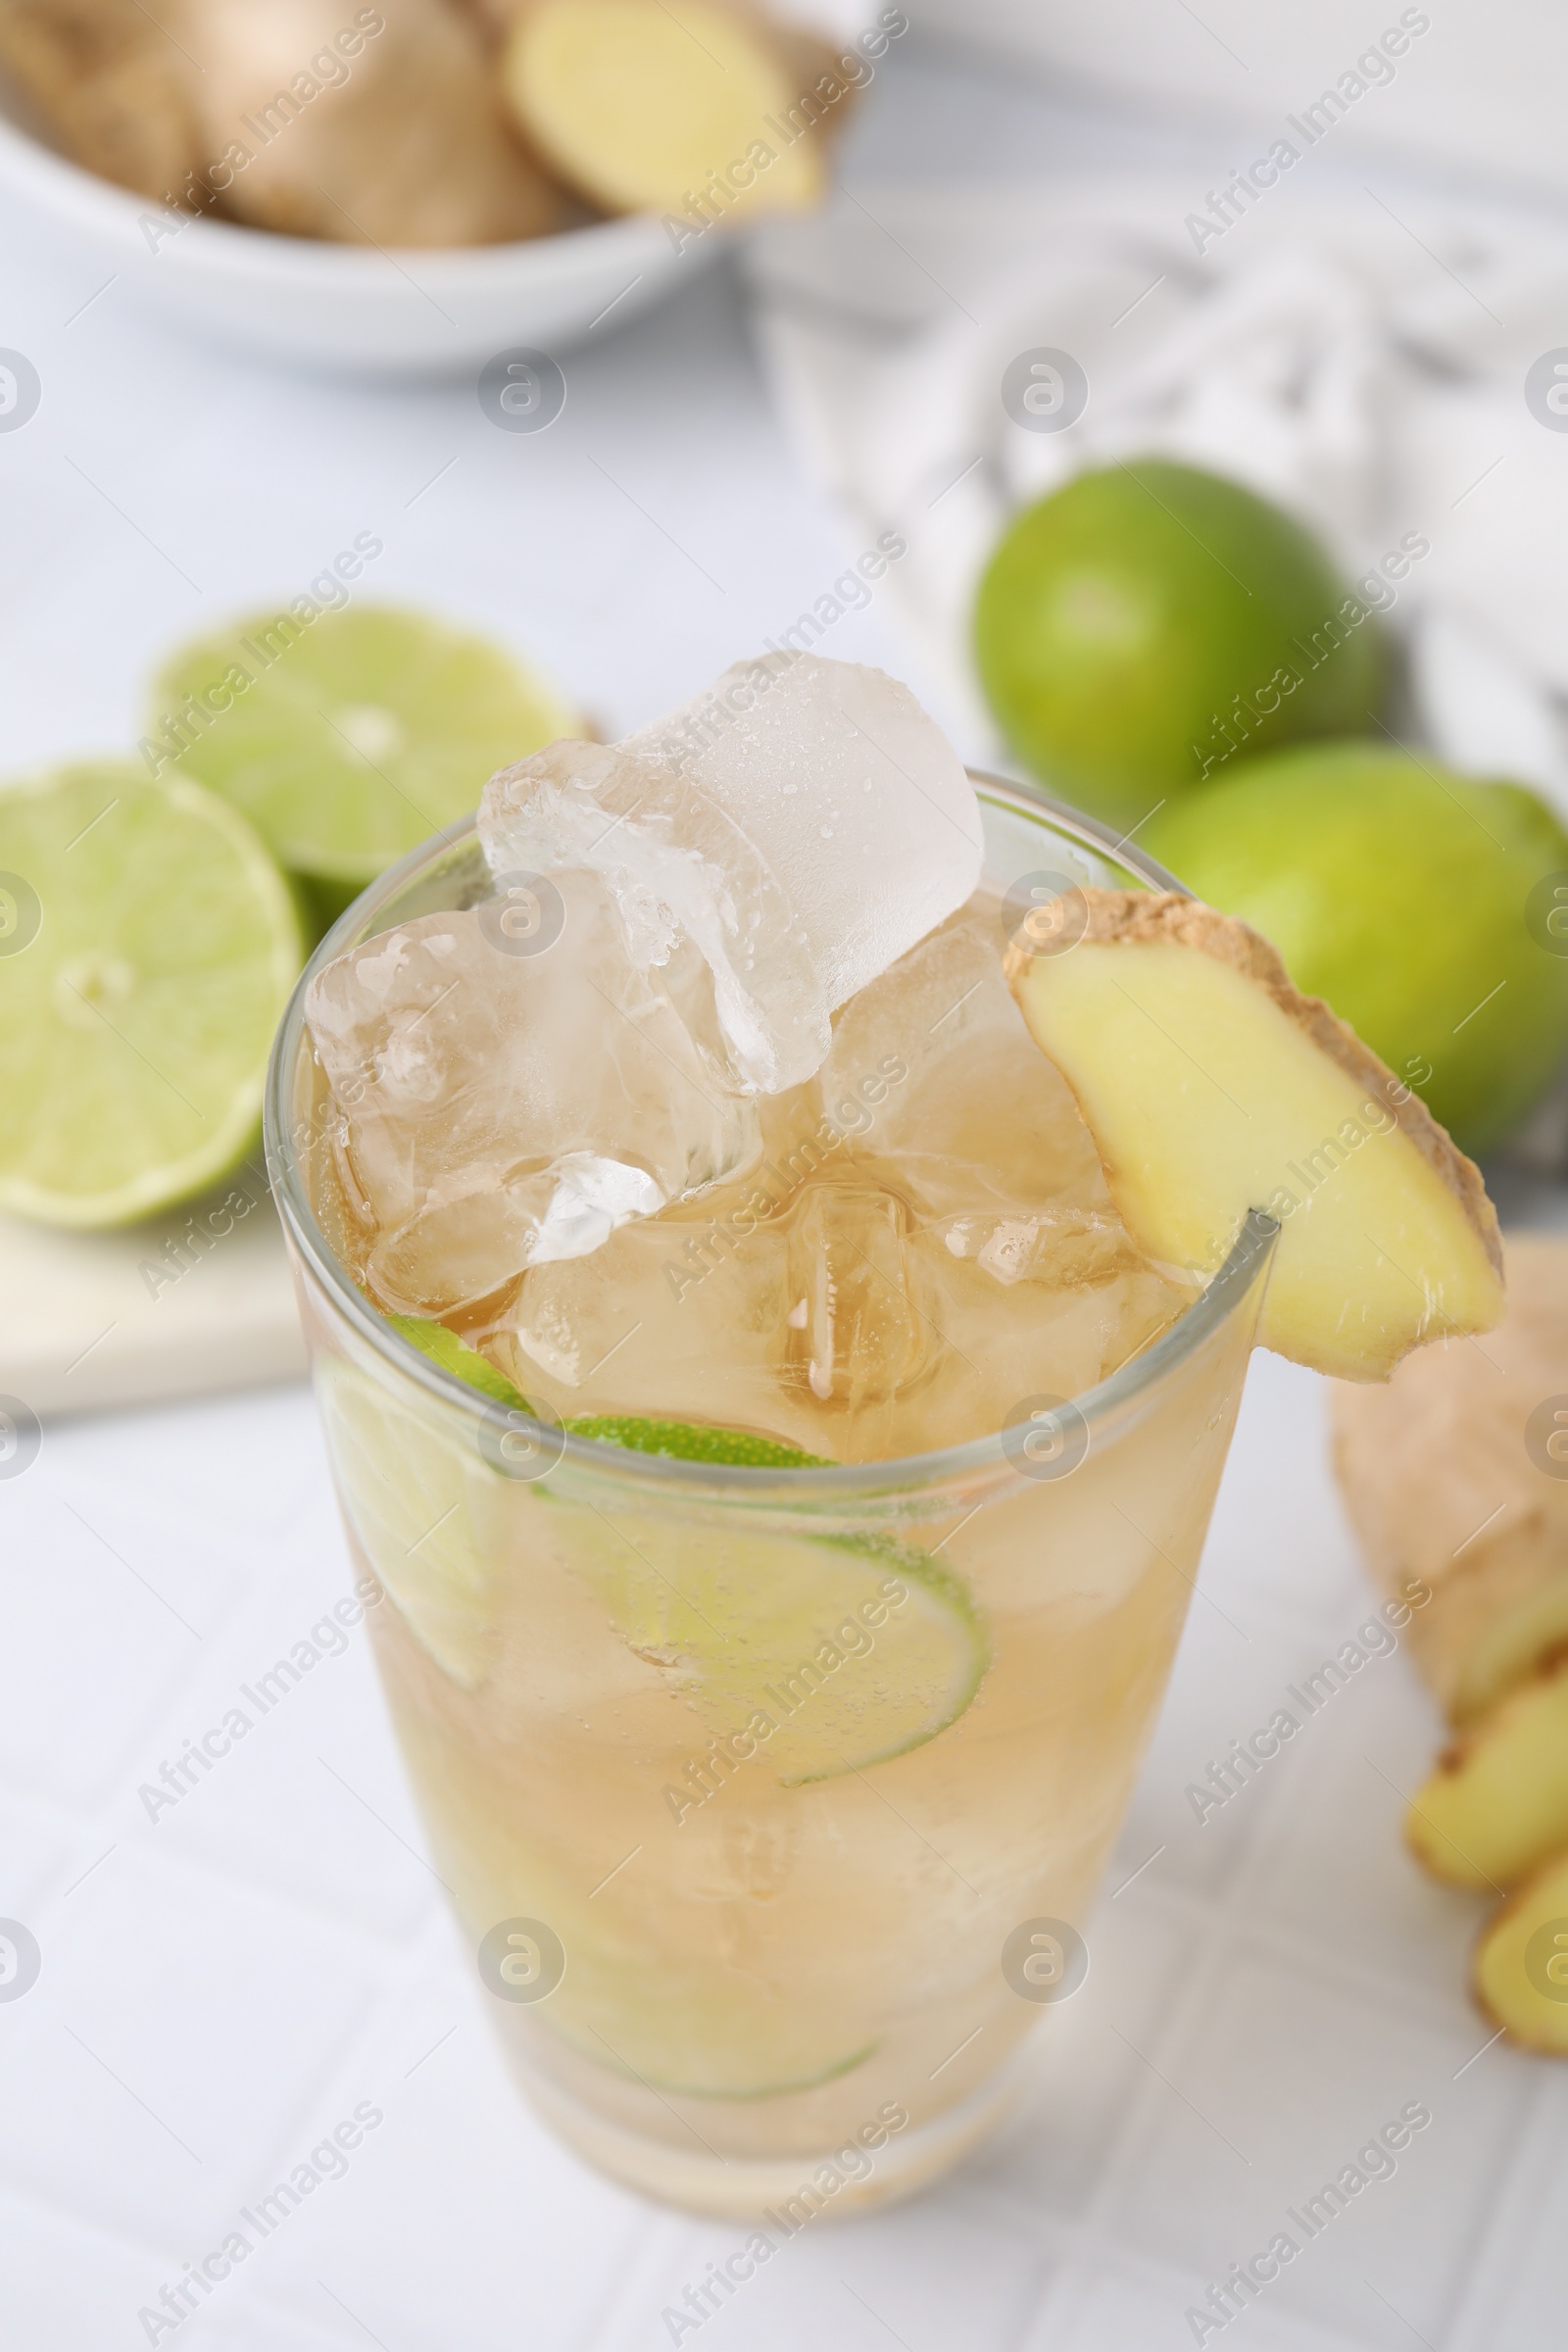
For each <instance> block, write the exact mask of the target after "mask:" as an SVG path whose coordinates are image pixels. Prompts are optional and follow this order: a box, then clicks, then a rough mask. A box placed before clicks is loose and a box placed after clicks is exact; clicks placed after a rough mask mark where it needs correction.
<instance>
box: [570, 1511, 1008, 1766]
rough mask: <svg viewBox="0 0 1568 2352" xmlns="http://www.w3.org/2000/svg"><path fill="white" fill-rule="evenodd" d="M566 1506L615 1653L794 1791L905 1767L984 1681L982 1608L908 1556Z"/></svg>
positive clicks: (848, 1539)
mask: <svg viewBox="0 0 1568 2352" xmlns="http://www.w3.org/2000/svg"><path fill="white" fill-rule="evenodd" d="M564 1507H565V1508H567V1509H571V1510H572V1515H573V1517H574V1518H575V1519H576V1520H577V1522H578V1524H577V1527H576V1530H575V1534H574V1537H573V1539H572V1541H571V1542H570V1544H569V1545H568V1549H569V1552H570V1555H571V1556H572V1557H573V1559H574V1560H575V1561H576V1563H577V1565H578V1567H579V1569H580V1571H581V1573H582V1574H583V1575H584V1576H585V1577H587V1579H588V1580H589V1581H590V1583H591V1584H592V1585H593V1587H594V1589H595V1591H596V1592H597V1593H598V1594H599V1597H600V1599H601V1600H602V1602H603V1604H604V1606H605V1608H606V1609H607V1610H608V1612H609V1614H610V1617H611V1620H612V1622H613V1625H614V1627H615V1630H616V1631H617V1633H618V1634H619V1635H620V1637H621V1639H622V1641H624V1642H626V1643H627V1644H628V1645H629V1646H630V1647H631V1648H632V1649H634V1650H636V1652H637V1653H638V1655H639V1656H641V1657H644V1658H648V1659H651V1660H652V1661H654V1662H655V1663H656V1664H658V1665H660V1666H661V1667H662V1668H664V1669H665V1670H666V1671H667V1672H668V1674H669V1675H670V1677H671V1679H672V1680H673V1682H674V1684H675V1686H676V1688H677V1689H679V1691H681V1693H682V1695H683V1696H684V1697H685V1698H686V1700H687V1701H688V1703H689V1704H690V1705H691V1706H693V1707H694V1708H695V1709H696V1711H697V1712H698V1714H699V1715H700V1716H701V1717H702V1719H703V1721H704V1722H705V1724H706V1725H707V1727H708V1729H709V1731H710V1733H711V1734H712V1735H714V1736H716V1737H718V1738H719V1739H720V1740H727V1739H736V1738H738V1739H739V1740H741V1744H742V1746H743V1747H744V1748H745V1752H746V1754H747V1755H748V1756H750V1755H751V1754H753V1753H755V1754H756V1756H757V1757H758V1759H759V1761H760V1768H761V1769H762V1770H763V1771H765V1772H767V1773H768V1774H770V1775H771V1776H772V1778H773V1779H774V1780H775V1781H777V1782H779V1783H781V1784H782V1785H783V1786H784V1787H786V1788H799V1787H801V1786H803V1785H804V1784H806V1783H807V1782H810V1781H825V1780H832V1779H834V1778H836V1777H837V1776H838V1775H839V1774H840V1773H845V1772H853V1771H862V1770H864V1769H865V1767H866V1766H868V1765H871V1764H883V1763H887V1762H889V1761H890V1760H891V1759H892V1758H893V1757H895V1756H902V1755H907V1753H908V1751H909V1750H910V1749H911V1748H915V1747H919V1746H921V1745H923V1744H924V1742H925V1741H926V1740H934V1739H935V1738H936V1737H937V1735H938V1733H939V1732H945V1731H946V1730H947V1729H948V1727H949V1725H950V1724H952V1723H955V1722H956V1720H957V1718H958V1717H959V1716H960V1715H961V1714H963V1712H964V1711H965V1709H966V1708H967V1707H968V1706H969V1704H970V1703H971V1701H972V1700H973V1698H974V1696H975V1694H976V1692H977V1691H978V1690H979V1688H980V1685H981V1682H982V1680H983V1679H984V1676H985V1671H986V1666H987V1663H988V1651H987V1643H986V1637H985V1630H984V1628H983V1626H982V1624H981V1621H980V1618H979V1616H978V1614H977V1612H976V1609H975V1606H974V1603H973V1601H972V1600H971V1599H970V1596H969V1594H968V1593H967V1592H966V1590H965V1588H964V1587H963V1585H962V1584H961V1583H960V1581H959V1580H958V1578H957V1577H956V1576H955V1575H953V1574H952V1573H951V1571H950V1570H948V1569H946V1568H944V1567H943V1565H942V1563H941V1561H940V1560H937V1559H934V1558H933V1557H932V1556H931V1554H930V1553H929V1552H924V1551H919V1550H917V1549H915V1547H914V1546H913V1545H911V1544H897V1543H894V1542H891V1541H884V1540H882V1539H878V1538H872V1537H863V1536H803V1535H792V1534H783V1533H780V1532H778V1531H777V1530H775V1529H769V1528H766V1527H760V1526H759V1527H747V1526H744V1525H739V1524H735V1523H730V1522H726V1523H723V1524H720V1523H719V1522H718V1521H716V1520H704V1519H700V1518H697V1517H694V1516H687V1515H684V1514H682V1515H680V1516H678V1517H677V1516H675V1515H674V1514H669V1515H662V1514H661V1515H659V1516H655V1515H654V1514H652V1513H649V1512H637V1513H632V1512H622V1511H617V1510H615V1509H614V1508H613V1506H612V1507H611V1508H610V1509H609V1510H608V1511H607V1510H606V1509H604V1508H603V1507H600V1508H597V1509H591V1510H583V1511H581V1512H578V1511H577V1510H576V1509H575V1508H574V1506H573V1505H571V1504H569V1503H568V1504H566V1505H565V1506H564ZM732 1752H736V1751H732Z"/></svg>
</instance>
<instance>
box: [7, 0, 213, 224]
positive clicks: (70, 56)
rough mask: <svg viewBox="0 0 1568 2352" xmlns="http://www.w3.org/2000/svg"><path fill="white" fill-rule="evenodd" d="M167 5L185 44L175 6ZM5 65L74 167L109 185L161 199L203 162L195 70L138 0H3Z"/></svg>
mask: <svg viewBox="0 0 1568 2352" xmlns="http://www.w3.org/2000/svg"><path fill="white" fill-rule="evenodd" d="M167 5H168V7H169V9H170V22H171V23H172V29H173V31H174V32H176V33H180V37H181V38H183V33H182V31H181V27H180V24H179V22H178V0H167ZM158 6H159V0H155V8H157V7H158ZM0 67H3V68H4V70H5V72H6V73H7V74H9V76H10V78H11V79H12V81H13V82H14V83H15V84H16V86H17V88H18V90H19V91H20V92H21V93H22V95H23V96H24V97H25V98H26V99H27V100H28V102H29V103H30V104H31V106H32V107H33V109H34V110H35V112H36V114H37V116H38V119H39V122H40V123H41V124H42V125H43V127H44V129H45V130H46V131H47V132H48V134H49V135H50V136H51V137H53V138H54V139H55V140H56V141H57V142H58V144H59V145H60V147H61V148H62V149H63V150H64V152H65V153H66V154H67V155H69V156H70V157H71V159H72V161H73V163H77V164H80V165H82V166H83V168H84V169H85V170H87V171H89V172H99V173H101V174H102V176H103V177H104V178H105V179H113V180H116V181H118V182H119V184H120V185H121V186H122V187H123V188H133V189H135V190H136V191H137V192H138V193H139V194H141V195H144V196H162V195H163V194H164V192H165V191H166V189H170V188H174V187H177V186H178V184H179V182H180V181H181V180H182V179H183V178H184V177H185V174H186V172H189V171H190V170H191V169H192V168H193V167H196V166H199V163H200V161H201V158H200V154H199V147H200V141H199V139H198V136H197V127H196V103H195V94H194V88H193V84H194V82H195V79H196V75H195V72H194V69H193V68H192V66H191V63H190V60H189V59H188V57H187V56H186V55H185V53H184V51H183V50H182V49H181V48H180V46H179V43H178V41H177V40H175V39H174V38H172V36H171V34H170V33H168V32H165V31H164V30H163V29H162V27H161V26H160V25H159V23H158V22H157V19H156V16H155V15H152V14H149V13H148V11H147V10H146V9H144V8H140V7H138V6H137V5H136V0H0Z"/></svg>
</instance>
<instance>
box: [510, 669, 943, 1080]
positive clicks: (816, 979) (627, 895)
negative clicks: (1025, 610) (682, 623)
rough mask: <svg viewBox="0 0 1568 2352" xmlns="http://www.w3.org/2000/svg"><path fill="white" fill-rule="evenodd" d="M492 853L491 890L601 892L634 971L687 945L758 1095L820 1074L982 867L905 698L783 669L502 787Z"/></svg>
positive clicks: (735, 677) (744, 678) (568, 746)
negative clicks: (494, 882)
mask: <svg viewBox="0 0 1568 2352" xmlns="http://www.w3.org/2000/svg"><path fill="white" fill-rule="evenodd" d="M479 835H480V839H481V841H482V842H483V845H484V851H485V856H486V858H488V859H489V862H490V865H491V868H492V870H493V871H494V872H496V873H498V874H501V873H507V872H519V871H520V872H535V873H554V872H556V871H557V870H559V869H560V868H562V867H565V866H574V865H581V866H589V867H592V868H593V869H594V870H595V871H596V872H599V873H602V874H603V875H604V876H605V878H606V880H607V882H608V883H609V885H610V887H611V889H612V891H613V893H614V897H615V902H616V905H617V907H618V908H619V910H620V914H621V918H622V922H623V924H624V927H625V935H626V941H627V947H628V952H629V953H630V955H631V956H632V958H633V960H634V961H635V962H637V963H638V964H640V965H649V964H657V963H660V962H662V960H663V959H664V958H665V957H666V956H668V955H669V954H670V953H671V951H672V949H673V948H674V947H675V945H676V943H677V942H678V941H680V940H682V939H684V940H686V941H689V942H691V943H693V944H695V946H696V947H697V948H698V949H699V950H700V951H701V954H702V956H703V957H704V959H705V960H706V962H707V964H708V967H709V970H710V971H711V975H712V980H711V986H712V1013H713V1027H712V1031H711V1035H710V1036H709V1038H708V1039H707V1042H708V1043H709V1044H710V1046H711V1048H712V1049H713V1050H715V1051H717V1052H718V1053H719V1054H722V1056H723V1058H724V1061H725V1063H726V1065H727V1068H728V1070H729V1072H730V1073H731V1075H732V1078H733V1081H734V1082H735V1083H736V1084H739V1085H741V1086H744V1087H746V1088H749V1089H753V1090H755V1091H757V1092H759V1093H764V1094H773V1093H781V1092H782V1091H783V1090H784V1089H786V1088H787V1087H790V1086H795V1085H798V1084H800V1083H801V1082H802V1081H803V1080H805V1079H807V1078H809V1076H810V1075H811V1073H812V1072H813V1071H814V1070H816V1069H817V1068H818V1067H819V1066H820V1064H821V1061H822V1058H823V1055H824V1054H826V1052H827V1049H828V1042H829V1034H830V1031H829V1015H830V1014H831V1013H832V1012H833V1011H835V1010H836V1009H837V1007H838V1006H839V1005H843V1004H845V1003H846V1002H847V1001H848V1000H849V999H850V998H851V997H853V996H854V995H855V994H856V993H857V991H858V990H859V989H862V988H864V987H865V985H866V983H867V982H868V981H870V980H873V979H874V978H875V977H876V975H877V974H878V973H879V972H882V971H885V970H886V968H887V967H888V965H889V964H890V963H892V962H894V961H895V959H896V958H897V957H898V956H902V955H903V954H904V953H905V951H906V950H907V949H908V948H910V947H912V946H913V945H914V943H915V942H916V940H918V939H921V938H923V937H924V935H925V934H926V933H927V932H928V931H930V930H931V929H932V927H933V926H934V925H935V924H937V923H940V922H941V921H942V920H943V919H944V917H945V916H947V915H949V914H951V913H952V912H953V911H954V909H955V908H956V907H960V906H961V905H962V904H963V902H964V901H965V900H966V899H967V898H968V897H969V896H970V894H971V892H972V891H973V890H974V888H975V886H976V884H977V882H978V881H979V878H980V861H981V848H982V844H981V833H980V811H979V806H978V803H977V802H976V800H975V796H974V792H973V789H972V787H971V786H970V783H969V780H968V778H967V776H966V775H965V773H964V770H963V766H962V763H961V761H960V760H959V759H958V757H957V754H956V752H955V751H954V750H953V748H952V746H951V745H950V744H949V743H948V742H947V740H946V738H945V737H944V736H943V734H942V733H941V731H940V729H939V728H938V727H937V726H936V725H935V724H934V723H933V722H932V720H930V719H929V718H927V717H926V715H925V713H924V711H921V709H920V707H919V705H918V704H917V703H916V702H915V700H914V697H913V696H912V695H911V694H910V693H909V691H908V689H907V687H905V686H902V685H900V684H898V683H897V681H896V680H894V679H892V678H889V677H887V676H885V675H884V673H883V672H882V671H881V670H877V669H870V668H866V667H864V666H862V665H861V664H859V663H856V662H824V661H820V660H818V659H817V658H816V657H815V656H814V655H810V654H786V653H777V654H769V655H765V656H763V657H761V658H760V659H759V660H757V661H754V662H740V663H737V664H736V665H735V667H733V668H732V669H728V670H726V671H725V673H724V675H723V676H722V677H721V678H720V679H719V680H718V681H717V683H716V685H715V686H713V687H712V688H711V690H710V692H709V693H708V694H706V695H702V696H699V697H698V698H697V700H696V701H695V702H692V703H689V704H686V705H685V706H684V707H683V708H682V709H680V710H678V711H671V712H670V713H669V714H668V715H667V716H666V717H664V718H662V719H658V720H656V721H655V722H654V723H653V724H652V725H651V726H647V727H644V728H642V729H640V730H639V732H638V733H636V734H634V735H629V736H627V737H626V739H625V740H624V742H622V743H619V744H615V745H613V746H609V747H604V746H599V745H593V744H580V743H557V744H552V745H551V746H550V747H549V748H548V750H546V751H543V752H538V753H535V754H534V755H533V757H532V758H531V759H528V760H522V761H521V762H520V763H519V764H518V765H517V766H515V767H512V768H506V769H504V770H503V771H502V772H501V774H500V775H498V776H495V777H493V778H492V780H491V782H490V783H489V784H488V785H487V786H486V788H485V793H484V798H483V801H482V802H481V804H480V810H479Z"/></svg>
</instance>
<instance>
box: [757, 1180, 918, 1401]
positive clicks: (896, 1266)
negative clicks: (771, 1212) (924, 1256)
mask: <svg viewBox="0 0 1568 2352" xmlns="http://www.w3.org/2000/svg"><path fill="white" fill-rule="evenodd" d="M907 1225H908V1210H907V1208H906V1206H905V1204H904V1202H903V1201H900V1200H898V1199H897V1198H896V1197H895V1195H893V1194H892V1193H885V1192H883V1191H881V1190H880V1189H879V1188H878V1187H877V1186H875V1185H869V1184H813V1185H809V1186H807V1187H806V1188H805V1190H804V1192H803V1194H802V1195H801V1197H800V1198H799V1199H798V1201H797V1202H796V1204H795V1207H794V1209H793V1212H792V1214H791V1216H790V1219H789V1242H790V1250H789V1287H790V1311H789V1314H788V1316H787V1317H786V1323H787V1325H788V1328H789V1331H790V1334H791V1338H792V1340H793V1342H794V1345H793V1347H791V1348H789V1349H788V1350H787V1357H788V1360H789V1361H790V1362H791V1363H792V1364H793V1365H794V1366H795V1367H796V1368H797V1370H798V1373H799V1374H800V1376H802V1377H804V1379H805V1382H806V1385H807V1387H808V1388H809V1391H810V1393H811V1395H812V1396H813V1397H815V1398H816V1400H817V1402H818V1403H819V1404H824V1405H826V1404H834V1405H839V1406H842V1407H844V1408H845V1409H847V1410H848V1411H850V1412H860V1411H862V1410H863V1409H864V1408H865V1407H866V1406H867V1405H876V1404H886V1403H889V1402H891V1400H892V1399H893V1398H894V1397H896V1396H897V1395H898V1394H899V1392H900V1391H901V1390H902V1389H904V1388H906V1387H907V1385H908V1384H909V1383H910V1382H911V1381H912V1380H914V1379H916V1378H917V1377H918V1375H919V1373H920V1372H921V1370H922V1369H923V1367H924V1364H925V1360H926V1352H927V1348H926V1326H925V1324H924V1322H923V1320H922V1318H921V1315H920V1311H919V1308H918V1306H917V1304H916V1302H915V1300H914V1299H912V1298H911V1296H910V1292H909V1281H908V1268H907V1256H906V1250H905V1236H906V1232H907Z"/></svg>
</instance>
